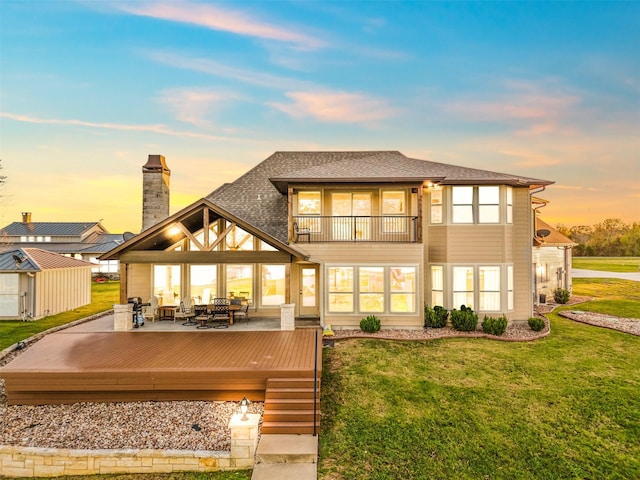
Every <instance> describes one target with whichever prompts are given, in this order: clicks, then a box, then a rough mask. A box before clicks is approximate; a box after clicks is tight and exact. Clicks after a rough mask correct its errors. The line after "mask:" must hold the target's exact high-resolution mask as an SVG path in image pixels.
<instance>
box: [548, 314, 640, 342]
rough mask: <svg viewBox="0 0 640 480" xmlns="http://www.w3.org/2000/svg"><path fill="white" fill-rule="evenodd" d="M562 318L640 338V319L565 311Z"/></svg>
mask: <svg viewBox="0 0 640 480" xmlns="http://www.w3.org/2000/svg"><path fill="white" fill-rule="evenodd" d="M560 316H562V317H566V318H568V319H570V320H575V321H576V322H582V323H588V324H589V325H595V326H598V327H605V328H611V329H613V330H619V331H621V332H625V333H630V334H631V335H638V336H640V318H622V317H614V316H611V315H605V314H602V313H593V312H585V311H582V310H564V311H562V312H560Z"/></svg>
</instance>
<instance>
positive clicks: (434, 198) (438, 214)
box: [431, 187, 442, 223]
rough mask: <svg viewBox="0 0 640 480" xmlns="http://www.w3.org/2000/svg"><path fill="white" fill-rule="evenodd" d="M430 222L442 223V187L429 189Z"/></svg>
mask: <svg viewBox="0 0 640 480" xmlns="http://www.w3.org/2000/svg"><path fill="white" fill-rule="evenodd" d="M431 223H442V188H440V187H434V188H433V189H432V190H431Z"/></svg>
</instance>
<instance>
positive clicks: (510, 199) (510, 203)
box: [507, 187, 513, 223]
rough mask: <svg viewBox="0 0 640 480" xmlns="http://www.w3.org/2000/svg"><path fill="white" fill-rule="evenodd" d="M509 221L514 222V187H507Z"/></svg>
mask: <svg viewBox="0 0 640 480" xmlns="http://www.w3.org/2000/svg"><path fill="white" fill-rule="evenodd" d="M507 223H513V187H507Z"/></svg>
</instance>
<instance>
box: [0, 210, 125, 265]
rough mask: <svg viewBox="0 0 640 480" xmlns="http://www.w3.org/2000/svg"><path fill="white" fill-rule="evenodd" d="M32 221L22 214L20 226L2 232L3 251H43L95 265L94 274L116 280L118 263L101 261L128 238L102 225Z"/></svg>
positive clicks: (7, 228) (0, 235)
mask: <svg viewBox="0 0 640 480" xmlns="http://www.w3.org/2000/svg"><path fill="white" fill-rule="evenodd" d="M31 217H32V214H31V212H23V213H22V221H21V222H13V223H11V224H9V225H7V226H6V227H4V228H2V229H0V251H6V250H13V249H16V248H40V249H42V250H47V251H49V252H54V253H58V254H60V255H65V256H68V257H72V258H77V259H81V260H86V261H88V262H91V263H94V264H95V265H94V267H93V270H92V271H93V273H94V274H98V273H101V274H103V275H107V276H109V277H114V278H117V276H118V272H119V270H120V264H119V262H118V261H117V260H105V261H100V260H98V257H99V256H100V255H102V254H103V253H105V252H108V251H109V250H112V249H113V248H115V247H116V246H117V245H119V244H121V243H123V242H124V238H125V235H126V234H125V235H123V234H112V233H109V232H108V231H107V230H106V229H105V228H104V227H103V226H102V224H101V223H100V222H34V221H32V219H31Z"/></svg>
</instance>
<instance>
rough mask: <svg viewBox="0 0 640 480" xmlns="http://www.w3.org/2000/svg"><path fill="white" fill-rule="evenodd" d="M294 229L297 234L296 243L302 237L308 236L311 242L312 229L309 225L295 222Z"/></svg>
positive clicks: (308, 240)
mask: <svg viewBox="0 0 640 480" xmlns="http://www.w3.org/2000/svg"><path fill="white" fill-rule="evenodd" d="M293 230H294V232H295V234H296V243H298V241H299V240H300V238H301V237H307V243H311V230H309V228H308V227H300V225H298V222H293Z"/></svg>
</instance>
